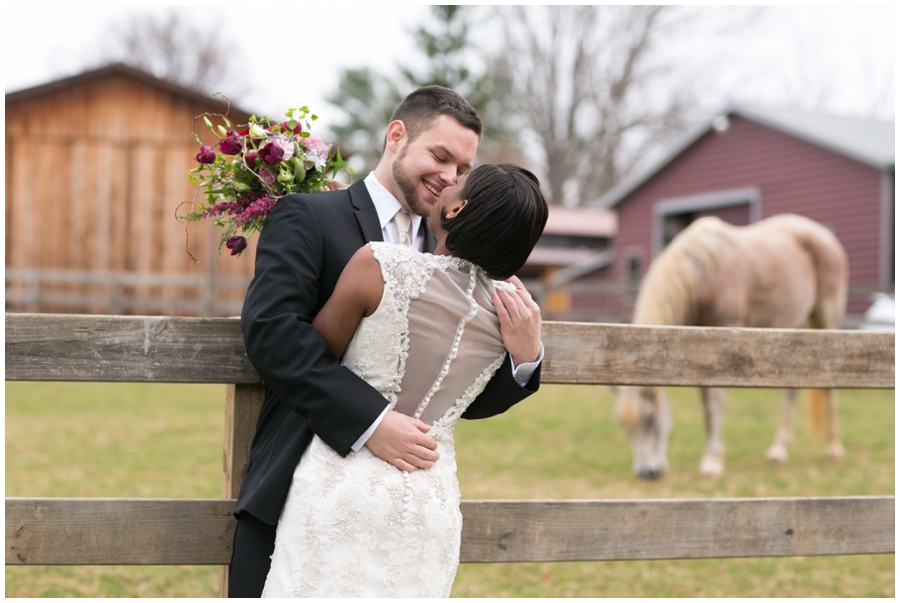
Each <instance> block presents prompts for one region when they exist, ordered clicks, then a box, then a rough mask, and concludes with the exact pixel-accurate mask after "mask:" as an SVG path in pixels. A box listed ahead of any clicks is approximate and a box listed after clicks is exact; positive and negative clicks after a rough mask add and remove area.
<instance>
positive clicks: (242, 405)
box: [219, 384, 266, 597]
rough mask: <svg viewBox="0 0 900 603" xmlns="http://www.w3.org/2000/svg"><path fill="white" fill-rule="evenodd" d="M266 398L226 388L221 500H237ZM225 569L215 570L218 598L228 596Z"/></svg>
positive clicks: (261, 391)
mask: <svg viewBox="0 0 900 603" xmlns="http://www.w3.org/2000/svg"><path fill="white" fill-rule="evenodd" d="M265 395H266V387H265V386H264V385H253V384H249V385H228V386H227V390H226V394H225V446H224V449H223V453H222V469H223V473H224V475H223V481H222V496H223V497H224V498H226V499H228V498H231V499H234V498H237V496H238V493H239V492H240V491H241V484H242V483H244V478H245V477H247V468H248V467H249V466H250V443H251V442H252V441H253V435H254V434H255V433H256V421H257V419H258V418H259V412H260V410H262V404H263V399H264V398H265ZM228 572H229V567H228V566H227V565H224V566H222V568H221V569H220V570H219V596H220V597H227V596H228Z"/></svg>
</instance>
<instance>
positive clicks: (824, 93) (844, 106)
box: [5, 3, 896, 125]
mask: <svg viewBox="0 0 900 603" xmlns="http://www.w3.org/2000/svg"><path fill="white" fill-rule="evenodd" d="M251 6H252V5H251V4H247V3H244V4H242V5H241V7H240V8H237V7H221V6H205V7H196V6H179V7H173V8H169V7H158V6H122V7H113V6H109V5H107V6H103V7H35V6H29V7H25V6H12V7H7V8H6V9H5V17H6V18H5V22H6V32H5V33H6V35H5V43H6V60H5V86H6V91H7V92H11V91H14V90H19V89H22V88H26V87H29V86H33V85H37V84H41V83H44V82H47V81H51V80H53V79H56V78H60V77H64V76H67V75H72V74H75V73H78V72H79V71H81V70H83V69H85V68H86V67H88V66H96V65H98V64H99V62H100V61H101V60H102V59H103V50H102V48H103V42H104V40H105V39H107V38H108V37H109V32H110V29H111V27H112V25H113V24H115V23H117V22H121V21H122V20H123V19H126V18H127V17H128V16H129V15H133V14H147V13H148V12H149V13H153V14H165V13H167V12H168V11H169V10H178V11H184V12H185V13H186V14H187V15H190V16H191V17H192V19H196V20H197V21H200V22H202V21H207V22H210V23H216V24H218V26H219V27H220V28H221V30H222V33H223V38H224V39H225V40H227V52H228V53H229V55H231V56H233V57H234V60H235V64H236V65H239V66H241V71H242V73H243V75H244V76H245V77H244V82H243V83H244V87H245V90H246V91H245V92H244V93H243V94H241V95H239V96H238V97H237V99H236V100H238V101H239V103H240V104H241V105H242V106H243V107H245V108H247V109H248V110H251V111H258V112H260V113H264V112H268V113H272V114H278V113H280V112H282V111H283V110H284V109H285V108H287V107H288V106H297V105H298V104H308V105H310V107H311V108H312V109H313V110H314V111H316V112H318V113H319V114H321V115H322V116H323V122H324V124H323V125H327V123H328V122H329V119H328V117H329V112H330V111H331V112H333V111H334V109H333V108H331V107H330V105H328V104H327V103H326V102H325V100H324V97H325V96H326V95H327V94H328V93H329V92H330V91H331V90H333V89H334V87H335V85H336V83H337V76H338V72H339V70H340V68H342V67H360V66H364V65H368V66H371V67H373V68H375V69H378V70H380V71H382V72H385V73H391V72H393V67H394V66H395V65H396V64H397V63H398V62H399V61H404V62H406V63H407V64H408V63H409V62H410V61H415V60H417V52H416V49H415V46H414V43H413V40H412V36H411V35H410V33H409V32H411V31H412V30H413V29H414V28H415V26H416V25H417V24H418V23H420V22H421V21H422V20H423V19H427V17H428V8H427V7H426V6H404V7H398V6H377V7H374V6H373V7H360V6H354V7H351V6H333V5H332V6H325V3H318V5H314V6H302V7H300V6H292V7H279V6H271V5H265V6H264V8H263V5H260V9H259V11H258V12H256V13H252V12H251V10H250V8H251ZM703 10H710V11H720V12H719V13H718V15H719V16H720V18H721V17H722V16H723V15H725V19H726V20H727V18H728V15H730V14H732V13H731V12H730V11H734V14H735V15H737V14H742V15H743V14H745V13H739V10H740V7H738V8H734V7H710V8H708V9H703ZM474 35H475V36H477V37H478V38H480V41H481V42H490V41H495V40H496V39H497V38H498V36H497V35H496V29H491V27H490V25H489V24H488V25H486V26H484V27H482V28H478V29H477V30H476V32H475V34H474ZM895 35H896V15H895V9H894V8H893V7H892V6H873V7H846V6H845V7H841V6H832V7H812V6H799V7H797V6H794V7H783V6H768V7H764V8H762V9H760V14H759V15H758V16H757V18H756V19H754V20H753V22H752V23H751V24H750V25H749V26H747V27H746V28H744V29H742V30H741V31H740V32H738V33H736V34H735V35H732V36H729V37H728V38H727V39H726V40H724V41H723V40H719V42H718V43H717V44H716V46H715V47H710V46H704V41H703V40H698V41H697V44H695V46H694V47H693V48H692V49H691V51H690V52H691V53H695V55H694V56H696V57H698V58H702V57H714V58H715V60H716V61H718V63H717V64H716V65H717V69H719V70H721V74H720V75H721V77H720V78H719V79H718V82H719V83H718V84H716V87H715V89H711V90H710V91H709V95H708V99H709V103H710V104H711V105H717V104H724V103H725V102H727V101H741V100H743V101H750V102H756V103H763V104H767V105H771V106H788V105H797V104H798V103H799V104H801V105H803V106H804V108H809V109H824V110H826V111H829V112H833V113H841V114H851V115H859V116H867V117H880V118H882V119H891V120H892V119H893V115H894V103H895V100H894V71H895V50H894V41H893V40H894V37H895ZM478 38H476V39H478ZM223 92H226V93H227V92H228V91H227V90H223Z"/></svg>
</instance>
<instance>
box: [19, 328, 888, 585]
mask: <svg viewBox="0 0 900 603" xmlns="http://www.w3.org/2000/svg"><path fill="white" fill-rule="evenodd" d="M543 341H544V346H545V350H546V356H545V360H544V366H543V369H542V376H543V379H542V381H543V382H544V383H593V384H600V383H603V384H610V385H638V384H646V385H683V386H717V387H733V386H743V387H830V388H893V387H894V337H893V334H892V333H873V332H853V331H797V330H787V329H766V330H761V329H723V328H695V327H641V326H627V325H602V324H584V323H561V322H557V323H554V322H548V323H545V325H544V330H543ZM6 379H7V380H9V381H127V382H171V383H226V384H231V385H230V386H229V387H228V395H227V400H226V421H225V445H224V480H223V493H222V498H221V499H216V500H182V499H78V498H7V499H6V563H7V565H86V564H87V565H120V564H140V565H159V564H179V565H210V564H213V565H219V564H221V565H227V564H228V562H229V560H230V558H231V544H232V535H233V530H234V525H235V522H234V519H233V518H232V516H231V510H232V509H233V508H234V498H235V496H236V494H237V492H238V490H239V488H240V483H241V480H242V479H243V476H244V474H245V471H246V467H247V458H248V451H249V446H250V441H251V439H252V436H253V431H254V428H255V423H256V417H257V415H258V412H259V409H260V406H261V404H262V397H263V393H264V391H265V390H264V386H263V385H262V384H261V383H260V381H259V377H258V375H257V374H256V372H255V371H254V369H253V367H252V366H251V365H250V363H249V362H248V360H247V358H246V356H245V355H244V349H243V340H242V337H241V332H240V325H239V322H238V321H237V320H236V319H227V318H172V317H157V316H146V317H141V316H132V317H124V316H84V315H46V314H43V315H35V314H7V315H6ZM462 512H463V518H464V524H463V537H462V538H463V540H462V550H461V561H462V562H463V563H471V562H510V561H575V560H629V559H694V558H710V557H759V556H793V555H847V554H878V553H893V552H894V497H893V496H840V497H819V498H746V499H697V500H677V499H665V500H567V501H554V500H531V501H463V503H462ZM226 578H227V568H224V569H223V572H222V580H223V582H222V584H223V586H222V589H221V592H222V594H224V593H225V587H224V584H225V583H226V582H225V579H226Z"/></svg>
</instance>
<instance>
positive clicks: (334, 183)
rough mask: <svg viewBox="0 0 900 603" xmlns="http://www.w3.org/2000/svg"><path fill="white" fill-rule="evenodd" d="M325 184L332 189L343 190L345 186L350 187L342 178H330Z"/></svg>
mask: <svg viewBox="0 0 900 603" xmlns="http://www.w3.org/2000/svg"><path fill="white" fill-rule="evenodd" d="M325 186H327V187H328V190H330V191H342V190H344V189H345V188H350V185H349V184H347V183H346V182H341V181H340V180H329V181H328V182H327V183H326V185H325Z"/></svg>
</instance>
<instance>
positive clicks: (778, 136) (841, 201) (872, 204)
mask: <svg viewBox="0 0 900 603" xmlns="http://www.w3.org/2000/svg"><path fill="white" fill-rule="evenodd" d="M597 205H598V206H599V207H603V208H608V209H615V210H616V211H617V213H618V234H617V237H616V242H615V260H614V263H613V265H612V266H611V272H610V275H609V278H610V279H611V280H612V281H614V282H616V283H617V284H620V285H627V284H634V283H635V282H637V281H639V280H640V279H641V278H642V276H643V275H644V274H645V273H646V270H647V268H648V266H649V264H650V262H651V261H652V260H653V258H654V257H655V256H656V255H658V254H659V253H660V251H661V250H662V249H663V248H664V247H665V246H666V244H667V243H668V242H669V241H671V240H672V238H673V237H674V236H675V235H676V234H677V233H678V232H679V231H680V230H681V229H683V228H684V227H685V226H687V225H688V224H690V223H691V222H692V221H693V220H695V219H697V218H699V217H701V216H708V215H715V216H718V217H719V218H721V219H722V220H724V221H726V222H729V223H731V224H735V225H746V224H749V223H751V222H755V221H757V220H760V219H762V218H766V217H768V216H772V215H775V214H782V213H795V214H801V215H804V216H807V217H809V218H812V219H813V220H816V221H818V222H820V223H822V224H824V225H825V226H827V227H828V228H830V229H831V230H832V231H833V232H834V233H835V234H836V235H837V237H838V239H840V241H841V243H842V244H843V245H844V248H845V249H846V251H847V255H848V259H849V264H850V302H849V304H848V314H857V315H858V314H860V313H862V312H863V311H864V309H865V308H866V306H867V305H868V303H869V302H868V296H869V295H870V294H871V293H872V292H873V291H876V290H888V291H893V287H894V124H893V123H885V122H876V121H870V120H862V119H852V118H845V117H835V116H829V115H821V114H812V113H804V112H799V111H786V110H773V109H759V108H748V107H736V108H733V109H731V110H729V111H727V112H726V113H725V114H724V115H722V116H720V117H717V118H716V119H715V120H713V122H712V124H709V125H706V126H704V127H703V128H701V129H699V130H697V131H696V132H694V133H692V134H691V135H689V136H688V137H686V138H685V140H684V141H683V142H682V143H681V144H680V145H678V146H677V147H676V148H675V149H674V150H673V151H671V152H670V153H669V154H668V155H666V156H665V157H663V158H662V159H661V160H659V161H658V162H656V163H655V164H654V165H652V166H651V167H650V168H649V169H648V170H646V171H645V172H643V173H641V174H639V175H637V176H636V177H634V178H632V179H630V180H626V181H624V182H622V183H620V184H619V185H618V186H616V187H615V188H614V189H612V190H611V191H610V192H609V193H607V194H606V195H605V196H604V197H603V198H601V199H600V200H599V201H598V202H597ZM616 303H617V306H618V311H619V314H620V316H621V317H623V318H626V317H628V316H630V311H631V305H632V303H633V297H629V296H626V295H621V296H618V297H617V302H616Z"/></svg>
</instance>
